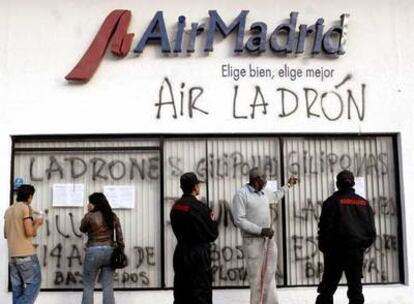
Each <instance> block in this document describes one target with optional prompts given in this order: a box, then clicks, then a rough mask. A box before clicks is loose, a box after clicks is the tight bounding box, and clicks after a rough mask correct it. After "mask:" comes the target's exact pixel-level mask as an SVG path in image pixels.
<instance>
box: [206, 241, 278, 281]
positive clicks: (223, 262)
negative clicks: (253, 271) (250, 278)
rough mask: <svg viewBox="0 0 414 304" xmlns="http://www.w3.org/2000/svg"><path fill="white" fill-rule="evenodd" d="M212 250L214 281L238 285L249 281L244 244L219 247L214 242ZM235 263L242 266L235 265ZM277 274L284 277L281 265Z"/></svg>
mask: <svg viewBox="0 0 414 304" xmlns="http://www.w3.org/2000/svg"><path fill="white" fill-rule="evenodd" d="M210 251H211V263H212V273H213V282H215V283H217V282H221V283H233V284H234V283H236V284H237V285H244V284H245V283H247V270H246V267H245V259H244V258H245V255H244V251H243V246H242V245H236V246H235V247H230V246H223V247H219V246H217V244H214V243H213V244H211V246H210ZM235 264H236V265H240V266H236V267H234V265H235ZM276 276H277V278H278V279H281V278H283V273H282V271H281V270H280V268H279V267H278V268H277V271H276Z"/></svg>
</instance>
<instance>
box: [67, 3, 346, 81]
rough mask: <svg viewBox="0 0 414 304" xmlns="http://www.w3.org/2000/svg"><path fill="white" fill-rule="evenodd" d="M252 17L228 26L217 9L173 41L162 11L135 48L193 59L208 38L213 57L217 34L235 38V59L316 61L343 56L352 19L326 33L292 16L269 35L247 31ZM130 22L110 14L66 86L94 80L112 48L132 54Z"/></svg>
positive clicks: (121, 13)
mask: <svg viewBox="0 0 414 304" xmlns="http://www.w3.org/2000/svg"><path fill="white" fill-rule="evenodd" d="M248 13H249V11H248V10H242V11H241V12H240V14H239V15H238V16H237V17H236V18H235V19H234V20H233V21H232V22H231V23H230V24H228V23H227V24H226V23H225V22H224V21H223V19H222V18H221V17H220V15H219V13H218V12H217V11H216V10H210V11H209V12H208V15H209V18H208V22H206V24H199V23H198V22H191V23H190V24H189V25H187V19H186V17H185V16H179V17H178V21H177V26H176V31H175V33H173V35H172V36H171V35H170V36H169V34H168V32H167V27H166V24H165V20H164V15H163V12H162V11H158V12H156V13H155V15H154V17H153V18H152V20H151V21H150V23H149V25H148V26H147V28H146V29H145V31H144V32H143V34H142V36H141V38H140V39H139V41H138V43H137V44H136V46H135V47H134V48H133V52H134V53H138V54H139V53H142V52H143V51H144V49H145V47H146V46H147V45H148V44H149V43H152V44H157V45H159V47H160V48H161V52H162V53H164V54H171V53H173V54H178V55H179V54H183V53H184V54H191V53H194V52H195V41H196V39H197V37H199V36H201V35H206V37H205V38H206V39H205V44H204V49H203V51H204V52H206V53H211V52H213V51H214V48H213V46H214V40H215V38H216V33H219V34H221V36H222V37H223V38H226V37H228V36H230V35H234V36H235V44H234V48H233V51H234V53H235V54H241V53H244V52H247V53H252V54H260V53H264V52H271V53H274V54H275V55H287V54H302V53H305V52H306V51H307V50H308V49H309V52H310V53H311V54H312V55H314V56H317V55H327V56H341V55H343V54H345V43H346V34H347V24H348V20H349V15H348V14H342V15H341V16H340V21H339V22H337V24H336V25H334V26H331V27H329V28H325V25H324V23H325V20H324V19H323V18H318V19H317V20H316V22H315V23H314V24H312V25H307V24H299V25H298V15H299V13H298V12H291V13H290V17H289V19H288V20H287V21H286V22H283V23H280V24H279V25H278V26H276V28H274V29H273V30H269V29H268V26H267V24H266V23H265V22H261V21H256V22H253V23H251V24H250V28H249V29H248V30H247V31H246V26H247V24H246V17H247V15H248ZM131 17H132V14H131V11H129V10H114V11H112V12H111V13H110V14H109V15H108V16H107V17H106V18H105V20H104V22H103V23H102V25H101V27H100V29H99V31H98V33H97V34H96V37H95V39H94V40H93V41H92V43H91V44H90V46H89V48H88V50H87V51H86V52H85V54H84V55H83V57H82V58H81V60H80V61H79V62H78V63H77V64H76V66H75V67H74V68H73V69H72V71H71V72H70V73H69V74H67V75H66V77H65V78H66V79H67V80H68V81H79V82H87V81H88V80H90V79H91V78H92V76H93V75H94V73H95V72H96V70H97V69H98V66H99V64H100V62H101V61H102V58H103V56H104V54H105V52H106V50H107V49H108V47H109V46H110V49H111V53H112V54H113V55H114V56H117V57H125V56H126V55H127V54H128V53H129V52H130V51H131V45H132V40H133V37H134V34H133V33H128V27H129V23H130V21H131ZM269 33H270V35H269ZM185 34H186V35H185ZM246 34H247V35H246ZM246 36H247V37H246ZM309 38H313V41H312V44H311V45H309V46H308V47H306V45H305V42H306V41H308V40H310V39H309Z"/></svg>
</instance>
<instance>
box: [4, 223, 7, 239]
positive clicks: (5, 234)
mask: <svg viewBox="0 0 414 304" xmlns="http://www.w3.org/2000/svg"><path fill="white" fill-rule="evenodd" d="M3 233H4V238H5V239H7V231H6V219H4V226H3Z"/></svg>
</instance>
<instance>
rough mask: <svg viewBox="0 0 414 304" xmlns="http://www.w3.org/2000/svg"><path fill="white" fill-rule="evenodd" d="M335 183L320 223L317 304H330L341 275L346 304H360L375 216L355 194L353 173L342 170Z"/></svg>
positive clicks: (325, 203)
mask: <svg viewBox="0 0 414 304" xmlns="http://www.w3.org/2000/svg"><path fill="white" fill-rule="evenodd" d="M336 180H337V181H336V185H337V188H338V191H336V192H335V193H334V194H333V195H332V196H330V197H329V198H328V199H327V200H326V201H325V202H324V203H323V205H322V213H321V216H320V220H319V250H321V251H322V252H323V255H324V273H323V277H322V281H321V283H320V284H319V287H318V292H319V295H318V297H317V298H316V304H332V303H333V295H334V293H335V291H336V289H337V287H338V283H339V281H340V279H341V276H342V272H345V276H346V280H347V284H348V293H347V295H348V298H349V304H362V303H364V296H363V294H362V284H361V278H362V265H363V257H364V251H365V250H366V249H367V248H368V247H370V246H371V245H372V243H373V242H374V240H375V237H376V230H375V223H374V214H373V211H372V209H371V207H370V205H369V204H368V201H366V200H365V199H364V198H362V197H361V196H359V195H357V194H355V190H354V188H353V187H354V185H355V181H354V175H353V174H352V172H350V171H347V170H344V171H342V172H340V173H339V174H338V175H337V177H336Z"/></svg>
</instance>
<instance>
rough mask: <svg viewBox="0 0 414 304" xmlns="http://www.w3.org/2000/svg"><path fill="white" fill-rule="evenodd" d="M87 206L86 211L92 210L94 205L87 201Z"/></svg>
mask: <svg viewBox="0 0 414 304" xmlns="http://www.w3.org/2000/svg"><path fill="white" fill-rule="evenodd" d="M87 208H88V212H92V211H93V210H94V209H95V206H94V205H93V204H91V203H89V204H88V205H87Z"/></svg>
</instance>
